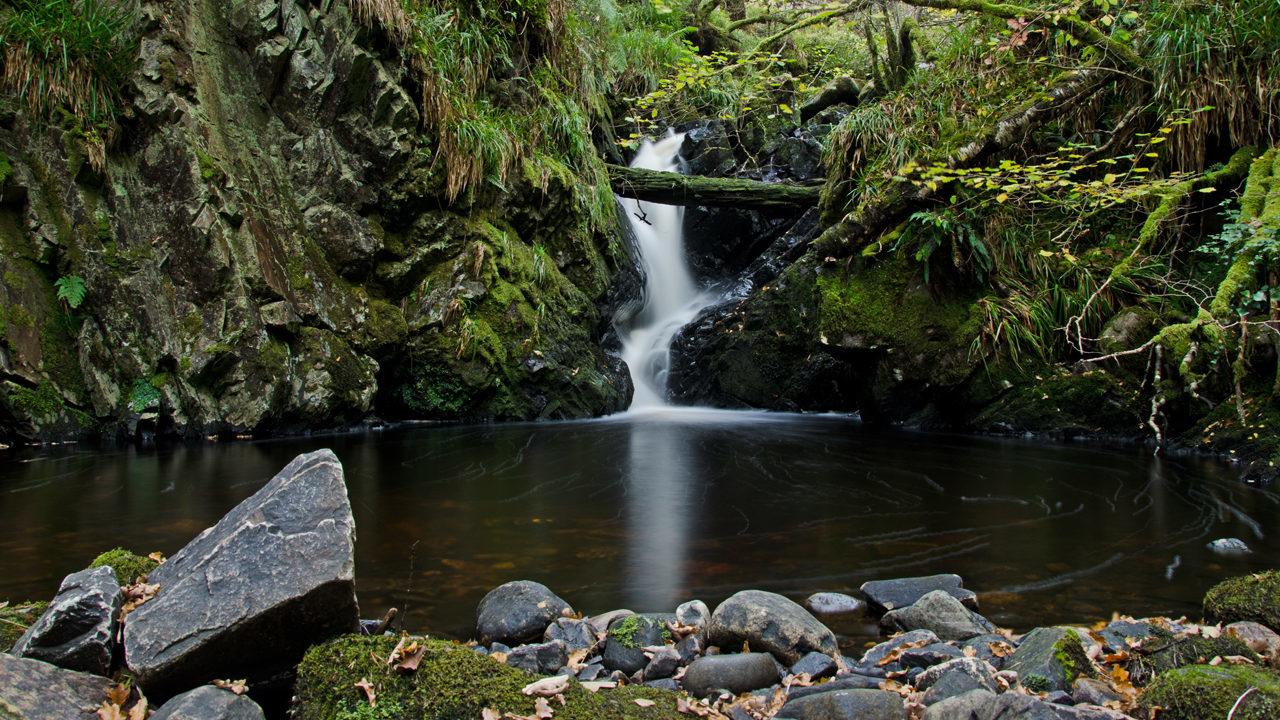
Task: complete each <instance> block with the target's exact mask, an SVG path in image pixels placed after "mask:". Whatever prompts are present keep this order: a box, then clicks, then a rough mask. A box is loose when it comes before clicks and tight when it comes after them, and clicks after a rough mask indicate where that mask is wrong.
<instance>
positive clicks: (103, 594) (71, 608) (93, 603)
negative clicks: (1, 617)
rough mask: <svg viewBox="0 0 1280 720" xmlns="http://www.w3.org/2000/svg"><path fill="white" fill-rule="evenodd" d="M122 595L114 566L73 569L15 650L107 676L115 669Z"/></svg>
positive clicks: (50, 661) (54, 663)
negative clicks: (114, 658) (113, 657)
mask: <svg viewBox="0 0 1280 720" xmlns="http://www.w3.org/2000/svg"><path fill="white" fill-rule="evenodd" d="M123 599H124V595H123V593H122V592H121V591H120V584H119V583H118V582H117V581H116V575H115V573H114V572H113V571H112V569H111V568H109V567H98V568H90V569H88V570H81V571H80V572H78V573H72V574H71V575H68V576H67V577H66V578H65V579H64V580H63V581H62V585H61V586H60V587H59V588H58V594H57V595H56V596H54V598H53V600H52V601H51V602H50V603H49V606H48V608H46V609H45V611H44V614H43V615H41V616H40V619H39V620H37V621H36V622H35V623H34V624H33V625H32V626H31V627H30V628H28V629H27V631H26V632H25V633H23V635H22V637H20V638H18V642H17V643H15V644H14V646H13V650H12V651H11V652H12V653H13V654H14V655H17V656H18V657H26V658H31V659H33V660H43V661H44V662H47V663H51V664H53V665H57V666H58V667H61V668H65V669H67V670H78V671H81V672H90V673H94V674H97V675H106V674H108V673H109V672H110V671H111V659H112V656H113V655H114V651H115V641H116V628H117V627H118V619H119V617H120V605H121V603H122V602H123Z"/></svg>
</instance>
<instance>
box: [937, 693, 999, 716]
mask: <svg viewBox="0 0 1280 720" xmlns="http://www.w3.org/2000/svg"><path fill="white" fill-rule="evenodd" d="M995 699H996V694H995V693H993V692H991V691H990V690H970V691H969V692H967V693H964V694H963V695H957V696H956V697H952V698H947V699H946V700H941V701H939V702H937V703H934V704H933V705H929V706H928V707H926V708H925V710H924V720H987V718H989V717H991V715H989V714H988V712H987V711H988V708H990V707H991V705H992V704H993V703H994V701H995Z"/></svg>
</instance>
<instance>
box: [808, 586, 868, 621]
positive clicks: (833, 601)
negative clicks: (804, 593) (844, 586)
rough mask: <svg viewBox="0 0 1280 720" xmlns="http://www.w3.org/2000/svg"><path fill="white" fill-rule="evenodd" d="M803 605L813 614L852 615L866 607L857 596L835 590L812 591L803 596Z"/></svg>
mask: <svg viewBox="0 0 1280 720" xmlns="http://www.w3.org/2000/svg"><path fill="white" fill-rule="evenodd" d="M804 606H805V607H807V608H809V612H811V613H813V614H814V615H852V614H855V613H860V612H863V611H864V610H866V609H867V604H866V603H864V602H862V601H861V600H859V599H858V598H856V597H853V596H852V595H845V594H844V593H836V592H820V593H814V594H812V595H810V596H809V597H807V598H805V601H804Z"/></svg>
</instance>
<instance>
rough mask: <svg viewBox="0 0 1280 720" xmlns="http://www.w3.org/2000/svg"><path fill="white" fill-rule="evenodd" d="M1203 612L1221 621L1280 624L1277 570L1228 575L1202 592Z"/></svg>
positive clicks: (1278, 576) (1279, 595)
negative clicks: (1227, 577) (1240, 575)
mask: <svg viewBox="0 0 1280 720" xmlns="http://www.w3.org/2000/svg"><path fill="white" fill-rule="evenodd" d="M1204 614H1205V615H1206V616H1207V617H1209V618H1211V619H1213V620H1218V621H1221V622H1224V623H1231V622H1238V621H1240V620H1252V621H1254V622H1260V623H1262V624H1263V625H1266V626H1267V627H1269V628H1272V629H1275V628H1280V570H1268V571H1267V572H1260V573H1254V574H1253V575H1245V576H1244V577H1237V578H1231V579H1230V580H1225V581H1223V582H1220V583H1218V584H1217V585H1214V586H1213V587H1212V588H1210V589H1209V592H1207V593H1205V596H1204Z"/></svg>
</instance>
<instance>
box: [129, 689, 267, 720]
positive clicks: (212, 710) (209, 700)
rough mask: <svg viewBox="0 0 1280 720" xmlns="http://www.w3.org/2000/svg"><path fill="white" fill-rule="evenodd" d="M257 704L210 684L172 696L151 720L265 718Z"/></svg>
mask: <svg viewBox="0 0 1280 720" xmlns="http://www.w3.org/2000/svg"><path fill="white" fill-rule="evenodd" d="M265 717H266V716H265V715H263V713H262V708H260V707H258V703H256V702H254V701H252V700H250V699H249V698H247V697H245V696H243V695H236V694H235V693H233V692H230V691H228V690H222V689H220V688H216V687H214V686H212V685H204V686H201V687H198V688H196V689H195V690H188V691H187V692H184V693H182V694H181V695H177V696H175V697H174V698H173V699H171V700H169V702H167V703H165V704H164V705H162V706H161V707H160V710H158V711H157V712H156V714H155V715H152V716H151V720H265Z"/></svg>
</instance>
